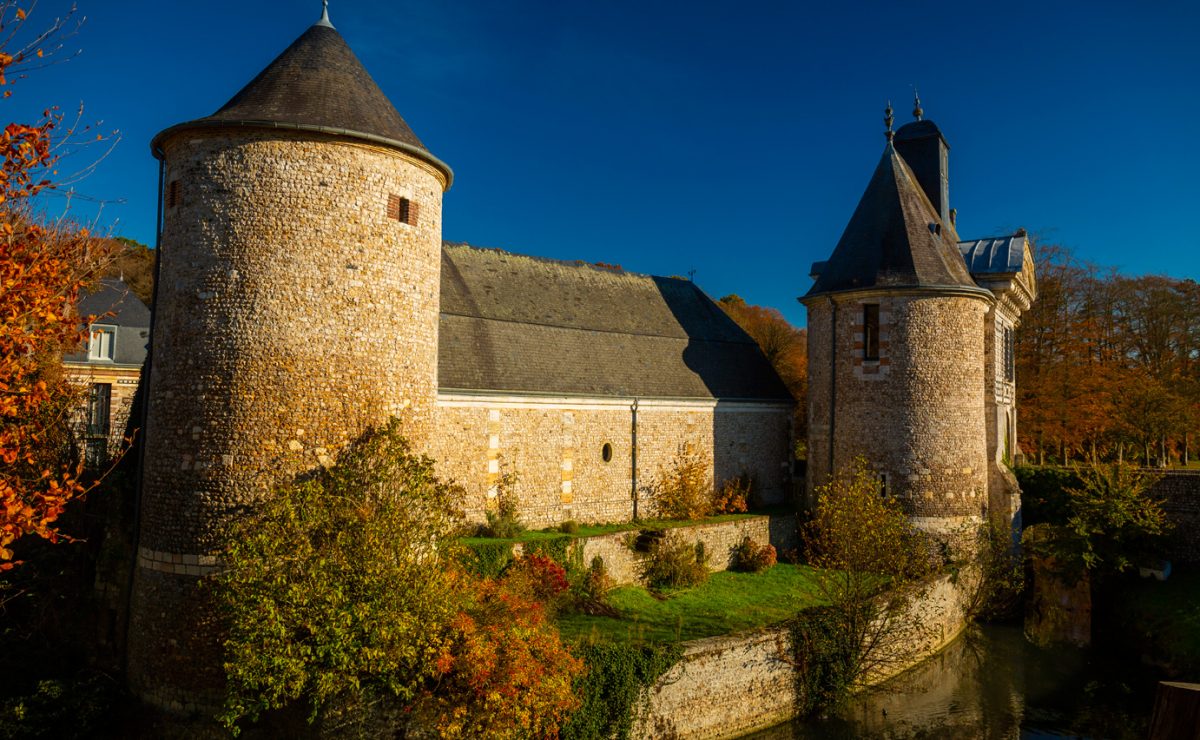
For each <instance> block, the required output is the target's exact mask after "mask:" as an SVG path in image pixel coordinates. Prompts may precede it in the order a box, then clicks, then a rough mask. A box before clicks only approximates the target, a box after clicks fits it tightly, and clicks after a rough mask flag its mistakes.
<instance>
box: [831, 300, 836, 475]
mask: <svg viewBox="0 0 1200 740" xmlns="http://www.w3.org/2000/svg"><path fill="white" fill-rule="evenodd" d="M829 311H830V314H829V478H830V480H832V479H833V439H834V434H833V431H834V430H833V426H834V423H835V422H836V421H837V412H836V409H837V302H836V301H834V300H833V296H829Z"/></svg>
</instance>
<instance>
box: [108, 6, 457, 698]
mask: <svg viewBox="0 0 1200 740" xmlns="http://www.w3.org/2000/svg"><path fill="white" fill-rule="evenodd" d="M151 146H152V150H153V153H154V155H155V157H157V158H158V159H159V160H160V162H161V173H162V174H161V178H160V180H161V183H162V185H161V194H160V195H161V209H162V222H161V229H162V231H161V238H160V248H159V250H158V254H159V268H158V269H159V279H158V283H157V285H156V301H155V317H154V326H153V333H152V339H151V361H152V368H151V372H150V377H149V380H148V383H149V396H148V398H149V403H148V412H147V413H148V417H147V420H146V429H145V431H146V447H145V463H144V466H143V478H142V489H141V498H140V510H139V522H138V525H139V526H138V552H137V566H136V571H135V577H134V586H133V594H132V603H131V614H130V634H129V647H128V651H129V675H130V682H131V685H132V687H133V689H134V691H135V692H136V693H137V694H139V695H140V696H141V697H143V698H144V699H146V700H148V701H150V702H152V703H155V704H159V705H163V706H167V707H171V708H175V709H187V708H189V707H192V706H196V707H202V706H209V705H212V704H214V703H216V702H218V701H219V699H220V694H221V691H222V688H223V686H224V676H223V674H222V671H221V662H220V645H219V635H218V633H217V631H216V630H215V628H214V626H213V624H212V611H211V609H210V608H209V606H208V605H207V604H205V603H204V598H205V597H204V591H203V589H200V588H198V587H197V586H198V585H199V584H198V580H199V579H200V578H201V577H203V576H205V575H207V574H209V573H211V572H212V571H213V570H214V569H215V568H216V567H217V565H218V562H217V554H218V553H219V552H220V550H221V549H222V546H223V545H224V537H225V536H226V534H225V533H226V525H227V524H228V523H229V522H230V520H231V519H233V518H234V517H237V516H239V515H241V514H243V513H244V512H245V511H246V510H247V508H251V507H253V506H254V505H255V504H256V502H258V501H261V500H262V498H263V497H264V496H265V495H267V494H268V492H269V491H270V489H271V487H272V486H273V485H275V484H277V483H279V482H281V481H283V480H286V479H288V478H289V477H290V476H293V475H295V474H296V473H299V472H302V471H306V470H311V469H313V468H315V467H316V466H319V465H323V464H325V463H327V462H329V461H330V460H332V459H333V458H334V457H335V456H336V454H337V452H338V450H339V449H340V448H341V447H342V446H343V445H345V444H346V442H347V441H349V440H351V439H352V438H354V437H355V436H357V435H358V434H359V433H360V432H361V431H363V429H364V428H365V427H366V426H368V425H371V424H373V423H377V422H381V421H383V420H385V419H387V418H388V417H390V416H399V417H401V418H402V419H403V420H404V421H405V423H406V424H407V434H408V435H409V437H410V439H412V440H413V441H414V443H415V444H416V446H417V447H420V446H421V443H422V441H423V440H424V439H425V438H426V437H427V435H428V434H429V432H430V429H431V425H432V415H433V413H434V404H435V401H436V394H437V354H438V305H439V283H440V277H439V275H440V266H441V248H442V242H441V208H442V193H443V192H444V191H445V190H446V189H447V188H448V187H449V186H450V181H451V177H452V174H451V171H450V168H449V167H447V166H446V165H445V164H443V163H442V162H441V161H440V160H438V159H437V158H435V157H434V156H433V155H432V154H430V153H429V152H428V151H427V150H426V149H425V147H424V146H423V145H422V143H421V141H420V140H419V139H418V138H417V137H416V136H415V135H414V134H413V132H412V130H411V129H410V128H409V127H408V125H407V124H406V123H405V122H404V120H403V119H402V118H401V117H400V115H399V114H398V113H397V112H396V110H395V108H393V106H392V104H391V103H390V102H389V101H388V99H387V98H386V97H385V96H384V94H383V93H382V92H381V91H380V90H379V88H378V87H377V86H376V84H375V82H374V81H373V80H372V79H371V77H370V75H369V74H367V72H366V70H365V69H364V68H363V67H362V65H361V63H360V62H359V61H358V59H357V58H356V57H355V55H354V53H353V52H352V51H351V50H350V48H349V47H348V46H347V45H346V43H345V41H344V40H343V39H342V37H341V35H340V34H338V32H337V31H335V30H334V28H333V26H332V25H330V23H329V20H328V16H327V15H325V16H323V17H322V18H321V20H320V21H319V22H318V23H317V24H316V25H314V26H312V27H311V28H309V29H308V30H307V31H306V32H305V33H304V34H303V35H301V36H300V38H298V39H297V40H296V41H295V42H294V43H293V44H292V45H291V46H290V47H288V48H287V49H286V50H285V51H284V52H283V53H282V54H280V55H279V57H278V58H276V59H275V60H274V61H273V62H272V63H271V64H270V65H269V66H268V67H267V68H266V69H265V70H263V71H262V72H261V73H260V74H259V75H258V76H257V77H255V78H254V80H253V81H251V82H250V83H249V84H248V85H247V86H246V87H245V88H244V89H242V90H241V92H239V93H238V94H237V95H235V96H234V97H233V99H232V100H230V101H229V102H228V103H227V104H226V105H225V106H224V107H222V108H221V109H220V110H218V111H217V112H216V113H214V114H213V115H211V116H209V117H207V118H201V119H198V120H195V121H190V122H187V123H183V124H179V125H177V126H173V127H171V128H168V129H167V130H165V131H163V132H162V133H160V134H158V135H157V136H156V137H155V138H154V140H153V143H152V145H151Z"/></svg>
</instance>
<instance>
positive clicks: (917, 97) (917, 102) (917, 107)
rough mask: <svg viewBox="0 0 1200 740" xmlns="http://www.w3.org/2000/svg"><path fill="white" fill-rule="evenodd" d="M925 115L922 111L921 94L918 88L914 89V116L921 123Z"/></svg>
mask: <svg viewBox="0 0 1200 740" xmlns="http://www.w3.org/2000/svg"><path fill="white" fill-rule="evenodd" d="M923 115H925V111H923V110H921V93H919V92H917V88H915V87H914V88H913V116H915V117H916V119H917V120H918V121H919V120H921V116H923Z"/></svg>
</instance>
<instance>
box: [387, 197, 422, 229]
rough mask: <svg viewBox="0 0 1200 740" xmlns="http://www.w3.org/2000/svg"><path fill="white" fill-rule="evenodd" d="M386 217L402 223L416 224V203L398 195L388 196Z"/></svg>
mask: <svg viewBox="0 0 1200 740" xmlns="http://www.w3.org/2000/svg"><path fill="white" fill-rule="evenodd" d="M387 215H388V218H394V219H396V220H397V221H399V222H400V223H402V224H408V225H409V226H416V225H417V204H416V203H414V202H412V201H411V200H409V199H408V198H404V197H402V196H399V195H394V194H393V195H389V196H388V207H387Z"/></svg>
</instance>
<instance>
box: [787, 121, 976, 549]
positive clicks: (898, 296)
mask: <svg viewBox="0 0 1200 740" xmlns="http://www.w3.org/2000/svg"><path fill="white" fill-rule="evenodd" d="M890 119H891V112H890V108H889V112H888V129H889V130H888V144H887V147H886V149H885V150H884V153H883V157H882V158H881V159H880V162H879V165H878V167H876V169H875V173H874V175H872V177H871V181H870V184H869V185H868V186H867V190H866V192H865V193H864V194H863V197H862V200H861V201H860V202H859V204H858V207H857V209H856V210H855V211H854V215H853V216H852V217H851V219H850V223H849V225H848V226H847V227H846V230H845V232H844V233H843V235H842V238H841V240H840V241H839V242H838V245H837V247H836V248H835V249H834V252H833V255H832V256H831V257H830V259H829V261H828V262H819V263H817V264H816V265H814V266H813V276H814V277H815V278H816V283H815V284H814V285H813V287H812V289H811V290H810V291H809V292H808V294H807V295H805V296H804V297H803V298H802V299H801V301H802V302H803V303H804V305H805V307H806V308H807V309H808V357H809V366H808V367H809V371H808V372H809V406H808V429H809V432H808V461H809V462H808V483H807V485H808V492H809V495H810V497H811V495H812V494H813V489H814V488H815V487H817V486H820V485H822V484H824V483H825V482H826V481H828V479H829V476H830V475H831V474H834V473H836V472H838V471H840V470H843V469H845V468H847V467H848V466H849V465H850V464H851V463H852V462H853V460H854V459H855V458H856V457H862V458H864V459H865V460H866V462H867V465H868V466H869V467H870V469H871V470H872V471H873V472H874V473H876V474H877V475H878V476H879V482H880V487H881V490H882V491H884V492H885V493H886V494H887V495H892V496H896V497H898V498H899V499H900V500H901V501H902V502H903V504H904V506H905V508H906V510H907V511H908V512H909V514H910V515H911V516H912V518H913V520H914V522H915V523H916V524H917V525H918V526H920V527H921V528H922V529H925V530H926V531H929V532H931V533H935V534H948V535H953V534H956V533H958V532H962V533H964V534H965V532H966V529H965V528H966V527H968V526H970V525H974V524H978V523H980V522H982V521H983V520H984V518H985V517H986V514H987V504H988V468H987V463H988V459H987V428H986V424H985V403H984V402H985V398H984V372H985V348H984V338H985V332H984V320H985V317H986V316H987V313H988V309H989V308H990V306H991V305H992V301H993V296H992V293H991V292H990V291H988V290H986V289H984V288H981V287H979V286H978V285H976V283H975V281H974V280H972V279H971V275H970V273H969V272H968V271H967V267H966V264H965V262H964V261H963V258H962V256H961V254H960V252H959V249H958V236H957V234H956V231H955V228H954V219H953V217H952V216H951V212H950V211H949V208H948V203H947V200H948V193H949V187H948V178H947V176H946V162H947V154H948V149H949V148H948V147H947V145H946V141H945V139H944V138H943V136H942V134H941V132H940V131H939V130H938V128H937V126H936V125H934V124H933V122H932V121H925V120H920V117H919V108H918V120H917V121H914V122H913V123H910V124H908V125H906V126H904V127H902V128H901V129H900V130H899V131H898V132H895V134H894V136H893V133H892V132H891V120H890Z"/></svg>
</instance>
